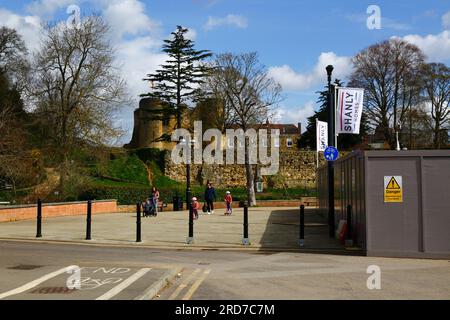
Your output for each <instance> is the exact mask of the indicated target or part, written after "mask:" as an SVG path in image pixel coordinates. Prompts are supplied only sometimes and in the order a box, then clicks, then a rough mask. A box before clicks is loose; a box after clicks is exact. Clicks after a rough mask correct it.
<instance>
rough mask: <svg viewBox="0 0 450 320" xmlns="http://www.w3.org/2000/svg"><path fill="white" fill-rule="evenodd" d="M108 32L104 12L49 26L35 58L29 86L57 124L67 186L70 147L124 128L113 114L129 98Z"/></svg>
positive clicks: (41, 114) (39, 107) (41, 110)
mask: <svg viewBox="0 0 450 320" xmlns="http://www.w3.org/2000/svg"><path fill="white" fill-rule="evenodd" d="M108 32H109V26H108V25H107V24H106V23H105V22H104V20H103V19H102V18H101V17H98V16H93V17H88V18H86V19H84V20H83V21H82V22H81V23H80V25H79V27H74V26H67V25H66V24H62V23H61V24H57V25H56V26H53V27H51V26H47V27H45V28H44V39H43V41H42V43H41V46H40V50H39V51H38V53H37V54H36V55H35V56H34V59H33V63H32V76H31V80H30V86H29V88H28V89H29V93H30V97H31V98H33V99H34V100H33V102H34V103H35V106H36V110H35V114H36V115H37V116H38V118H40V119H41V120H44V121H45V122H47V125H50V126H51V128H52V134H53V135H54V143H55V144H56V146H57V148H55V150H57V151H58V154H59V156H60V159H59V160H60V161H61V165H60V183H61V188H62V189H63V187H64V182H65V180H66V173H67V172H68V170H67V169H68V163H69V156H70V152H71V150H72V149H74V148H75V147H76V146H77V143H78V142H79V141H89V142H91V143H104V142H107V141H108V139H111V138H113V137H116V136H117V135H118V134H119V133H120V132H119V130H118V129H117V128H116V127H115V126H114V124H113V117H114V115H115V112H116V111H117V110H118V108H120V107H121V106H123V105H124V104H126V103H127V102H128V101H127V95H126V86H125V82H124V81H123V80H122V78H121V77H120V76H119V69H118V66H117V65H116V64H115V61H114V49H113V48H112V46H111V44H110V42H109V40H108Z"/></svg>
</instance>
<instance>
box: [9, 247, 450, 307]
mask: <svg viewBox="0 0 450 320" xmlns="http://www.w3.org/2000/svg"><path fill="white" fill-rule="evenodd" d="M69 265H79V266H81V267H83V269H82V271H81V277H82V279H83V286H82V290H78V291H73V292H64V291H63V290H65V289H64V287H65V285H66V282H67V279H68V276H69V275H68V274H64V273H60V274H59V275H56V276H55V272H56V273H57V272H58V271H60V270H61V269H62V268H64V267H66V266H69ZM371 265H377V266H379V267H380V270H381V278H380V285H381V288H380V290H376V289H374V290H369V289H368V288H367V280H368V278H369V276H370V274H368V273H367V268H368V267H369V266H371ZM33 267H34V268H33ZM27 268H28V269H27ZM169 273H171V274H172V276H171V277H170V278H167V275H168V274H169ZM165 276H166V279H168V282H166V281H163V280H164V277H165ZM43 277H44V278H43ZM42 280H44V281H42ZM32 285H34V286H32ZM24 286H28V287H24ZM30 286H32V287H30ZM21 288H22V289H21ZM23 289H26V290H23ZM11 290H15V291H13V293H14V292H16V294H14V295H8V296H6V297H4V296H2V295H4V294H5V293H8V292H11ZM19 291H20V292H19ZM2 297H4V298H5V299H99V298H101V297H103V298H104V299H113V300H115V299H119V300H122V299H126V300H128V299H136V298H144V299H151V298H153V299H161V300H172V299H174V300H205V299H208V300H209V299H218V300H249V299H257V300H265V299H270V300H271V299H274V300H277V299H287V300H307V299H374V300H378V299H386V300H394V299H450V261H447V260H425V259H423V260H418V259H393V258H373V257H360V256H357V257H355V256H344V255H330V254H309V253H297V252H279V253H269V252H264V253H263V252H260V251H253V252H242V251H227V250H219V251H211V250H206V251H201V250H176V249H153V248H146V247H133V248H122V247H98V246H85V245H74V244H44V243H36V242H18V241H14V242H11V241H0V298H2Z"/></svg>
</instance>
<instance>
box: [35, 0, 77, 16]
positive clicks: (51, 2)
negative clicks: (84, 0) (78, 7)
mask: <svg viewBox="0 0 450 320" xmlns="http://www.w3.org/2000/svg"><path fill="white" fill-rule="evenodd" d="M79 2H80V1H79V0H40V1H33V2H32V3H30V4H29V5H27V10H28V12H30V13H32V14H34V15H37V16H40V17H44V16H45V17H47V16H49V15H52V14H54V13H55V12H56V11H57V10H59V9H62V8H66V7H68V6H70V5H71V4H78V3H79Z"/></svg>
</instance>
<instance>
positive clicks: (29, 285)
mask: <svg viewBox="0 0 450 320" xmlns="http://www.w3.org/2000/svg"><path fill="white" fill-rule="evenodd" d="M71 267H72V266H68V267H65V268H62V269H59V270H57V271H54V272H52V273H49V274H46V275H45V276H42V277H40V278H38V279H36V280H33V281H31V282H28V283H27V284H24V285H23V286H21V287H18V288H16V289H13V290H10V291H7V292H5V293H2V294H0V299H4V298H6V297H9V296H13V295H15V294H19V293H22V292H25V291H27V290H30V289H32V288H34V287H36V286H37V285H40V284H41V283H42V282H45V281H47V280H49V279H51V278H54V277H56V276H59V275H60V274H62V273H65V272H67V270H71Z"/></svg>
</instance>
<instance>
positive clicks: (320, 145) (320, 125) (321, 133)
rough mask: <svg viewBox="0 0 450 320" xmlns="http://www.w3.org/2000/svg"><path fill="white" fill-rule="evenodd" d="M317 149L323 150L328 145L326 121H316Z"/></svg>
mask: <svg viewBox="0 0 450 320" xmlns="http://www.w3.org/2000/svg"><path fill="white" fill-rule="evenodd" d="M316 136H317V151H325V149H326V148H327V147H328V123H327V122H323V121H317V125H316Z"/></svg>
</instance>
